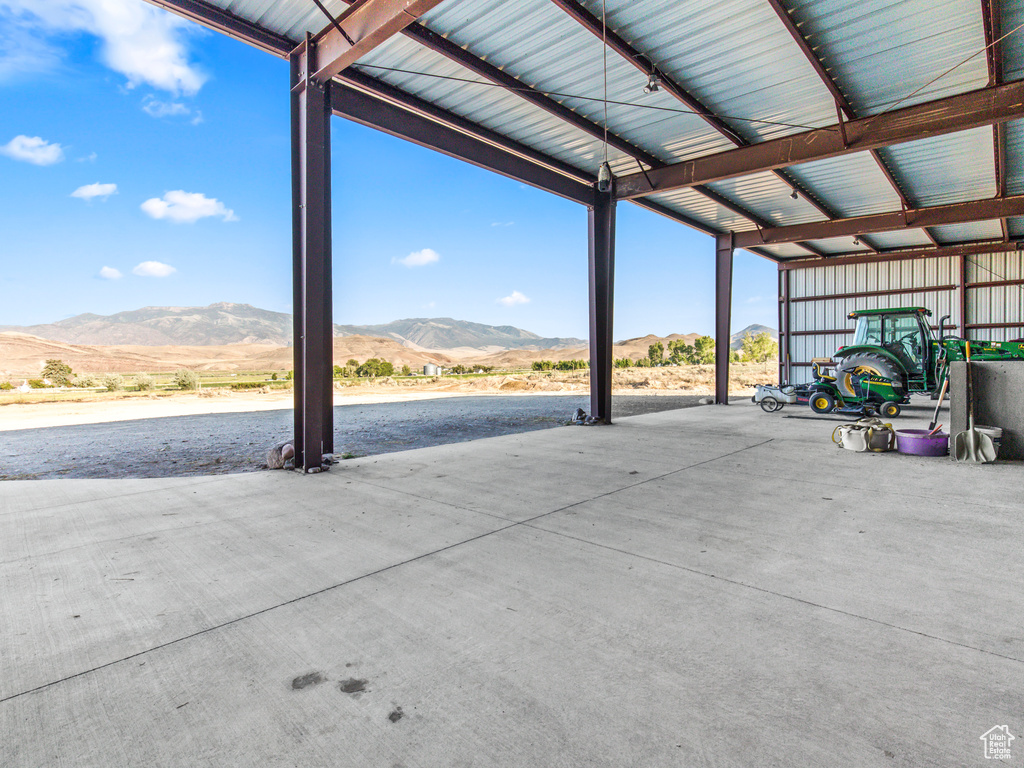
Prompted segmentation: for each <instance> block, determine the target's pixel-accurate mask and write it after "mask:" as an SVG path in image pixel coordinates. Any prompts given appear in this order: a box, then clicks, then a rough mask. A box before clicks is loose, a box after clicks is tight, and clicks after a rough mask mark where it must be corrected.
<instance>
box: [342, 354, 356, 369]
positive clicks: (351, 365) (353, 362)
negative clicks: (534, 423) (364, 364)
mask: <svg viewBox="0 0 1024 768" xmlns="http://www.w3.org/2000/svg"><path fill="white" fill-rule="evenodd" d="M345 365H346V366H347V367H349V368H353V369H354V368H358V367H359V361H358V360H356V359H355V358H354V357H350V358H349V359H348V362H347V363H345Z"/></svg>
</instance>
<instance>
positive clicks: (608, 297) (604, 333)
mask: <svg viewBox="0 0 1024 768" xmlns="http://www.w3.org/2000/svg"><path fill="white" fill-rule="evenodd" d="M588 224H589V239H590V259H589V261H590V269H589V275H590V415H591V416H592V417H594V418H595V419H600V420H601V421H603V422H604V423H605V424H611V423H612V364H613V360H612V317H613V314H614V313H613V298H614V296H615V198H614V197H613V196H612V195H611V194H610V193H605V192H598V191H596V190H595V192H594V204H593V205H592V206H591V207H590V209H589V215H588Z"/></svg>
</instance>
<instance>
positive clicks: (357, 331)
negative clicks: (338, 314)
mask: <svg viewBox="0 0 1024 768" xmlns="http://www.w3.org/2000/svg"><path fill="white" fill-rule="evenodd" d="M0 331H14V332H17V333H28V334H31V335H32V336H38V337H40V338H44V339H51V340H53V341H60V342H64V343H67V344H90V345H103V346H109V345H132V346H149V347H156V346H193V347H200V346H223V345H226V344H272V345H274V346H278V347H285V346H289V345H291V343H292V316H291V315H290V314H287V313H285V312H272V311H270V310H266V309H259V308H257V307H253V306H251V305H249V304H231V303H228V302H219V303H217V304H211V305H210V306H208V307H143V308H142V309H136V310H131V311H128V312H118V313H117V314H113V315H95V314H83V315H75V316H74V317H69V318H67V319H65V320H59V321H57V322H55V323H45V324H42V325H29V326H15V325H7V326H0ZM334 335H335V337H344V336H377V337H382V338H385V339H393V340H395V341H397V342H399V343H400V344H403V345H405V346H407V347H410V348H412V349H459V348H468V349H477V350H484V351H495V350H499V349H531V350H539V349H561V348H563V347H577V346H580V345H581V344H586V341H585V340H583V339H575V338H550V337H549V338H545V337H542V336H538V335H537V334H535V333H530V332H529V331H524V330H522V329H521V328H515V327H513V326H511V325H502V326H491V325H483V324H482V323H470V322H466V321H464V320H454V319H452V318H450V317H441V318H423V317H417V318H409V319H406V320H395V321H393V322H391V323H387V324H384V325H335V326H334Z"/></svg>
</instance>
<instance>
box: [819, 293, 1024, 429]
mask: <svg viewBox="0 0 1024 768" xmlns="http://www.w3.org/2000/svg"><path fill="white" fill-rule="evenodd" d="M931 314H932V313H931V310H929V309H925V308H923V307H900V308H898V309H865V310H859V311H856V312H851V313H850V314H849V317H850V318H851V319H856V321H857V326H856V330H855V331H854V337H853V344H850V345H849V346H845V347H840V348H839V350H838V351H836V353H835V355H833V356H832V358H831V359H819V360H814V361H813V368H812V370H813V372H814V382H813V383H812V384H810V385H809V386H808V387H807V392H806V397H807V403H808V405H810V406H811V410H813V411H814V412H815V413H829V412H831V411H834V410H867V411H872V412H877V413H878V414H879V415H881V416H884V417H885V418H895V417H896V416H899V414H900V406H901V405H903V404H905V403H908V402H909V401H910V395H912V394H921V393H933V394H937V393H938V390H939V388H940V387H941V385H942V382H943V381H945V379H946V373H947V371H948V370H949V363H950V361H952V360H963V359H964V358H965V357H966V350H967V345H968V341H967V340H966V339H961V338H958V337H956V336H947V335H945V333H944V329H945V324H946V320H947V319H948V317H949V316H948V315H947V316H945V317H943V318H942V319H941V320H940V321H939V333H938V337H935V336H934V335H933V334H932V329H931V326H930V324H929V323H928V321H927V318H928V317H930V316H931ZM969 343H970V352H971V359H972V360H1007V359H1016V360H1024V342H1019V341H971V342H969ZM801 394H802V393H801ZM800 399H803V398H802V397H801V398H800Z"/></svg>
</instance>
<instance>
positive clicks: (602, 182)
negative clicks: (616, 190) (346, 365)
mask: <svg viewBox="0 0 1024 768" xmlns="http://www.w3.org/2000/svg"><path fill="white" fill-rule="evenodd" d="M611 188H612V168H611V166H610V165H608V161H607V160H606V161H605V162H603V163H601V167H600V168H599V169H598V171H597V191H598V192H607V191H609V190H610V189H611Z"/></svg>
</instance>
